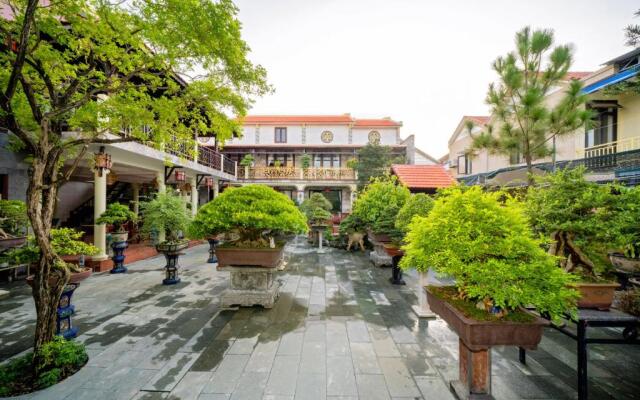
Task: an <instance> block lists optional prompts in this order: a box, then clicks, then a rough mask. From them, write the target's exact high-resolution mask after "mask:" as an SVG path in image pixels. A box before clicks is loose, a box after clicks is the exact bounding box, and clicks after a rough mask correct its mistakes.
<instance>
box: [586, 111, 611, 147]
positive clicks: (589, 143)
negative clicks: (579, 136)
mask: <svg viewBox="0 0 640 400" xmlns="http://www.w3.org/2000/svg"><path fill="white" fill-rule="evenodd" d="M589 107H590V108H591V109H592V110H593V111H594V112H595V116H594V118H593V128H592V129H589V130H588V131H586V132H585V137H584V147H593V146H599V145H603V144H607V143H611V142H615V141H616V140H617V136H618V132H617V122H618V104H617V103H616V102H615V101H614V102H598V103H592V104H590V105H589ZM611 150H612V152H614V153H615V149H613V148H612V149H611Z"/></svg>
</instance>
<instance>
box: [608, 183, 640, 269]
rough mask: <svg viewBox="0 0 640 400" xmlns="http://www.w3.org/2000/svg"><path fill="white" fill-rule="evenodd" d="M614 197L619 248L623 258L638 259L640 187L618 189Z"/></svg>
mask: <svg viewBox="0 0 640 400" xmlns="http://www.w3.org/2000/svg"><path fill="white" fill-rule="evenodd" d="M618 190H619V194H618V195H617V196H614V197H615V200H614V201H613V205H614V207H615V211H614V212H615V213H616V218H615V223H616V224H617V226H618V227H619V228H620V234H621V248H622V251H623V252H624V254H625V256H627V257H629V258H640V222H639V221H640V186H634V187H631V188H627V187H620V188H618Z"/></svg>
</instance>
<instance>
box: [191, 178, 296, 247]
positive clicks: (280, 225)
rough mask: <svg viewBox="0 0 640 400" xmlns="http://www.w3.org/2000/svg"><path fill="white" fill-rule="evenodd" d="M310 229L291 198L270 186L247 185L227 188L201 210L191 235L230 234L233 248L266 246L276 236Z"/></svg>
mask: <svg viewBox="0 0 640 400" xmlns="http://www.w3.org/2000/svg"><path fill="white" fill-rule="evenodd" d="M307 229H308V228H307V219H306V218H305V216H304V214H303V213H302V212H300V210H299V209H298V207H296V205H295V204H294V203H293V201H291V199H290V198H289V197H287V196H285V195H284V194H282V193H279V192H277V191H275V190H274V189H272V188H270V187H268V186H264V185H247V186H242V187H238V188H234V187H231V188H228V189H226V190H225V191H224V192H223V193H222V194H220V195H219V196H218V197H216V198H215V199H214V200H213V201H210V202H208V203H207V204H205V205H204V206H202V207H200V209H199V210H198V213H197V214H196V217H195V219H194V220H193V223H192V224H191V229H190V232H191V233H192V234H193V235H195V236H196V237H207V236H214V235H217V234H220V233H229V235H228V236H227V238H229V240H227V243H230V244H232V245H235V246H240V247H267V246H269V244H270V238H272V237H274V236H275V235H278V234H288V233H304V232H306V231H307ZM236 234H237V237H234V236H235V235H236Z"/></svg>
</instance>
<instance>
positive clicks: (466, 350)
mask: <svg viewBox="0 0 640 400" xmlns="http://www.w3.org/2000/svg"><path fill="white" fill-rule="evenodd" d="M427 298H428V301H429V305H430V306H431V309H432V310H433V311H434V312H435V313H436V314H438V315H439V316H440V317H441V318H442V319H443V320H445V321H446V322H447V323H448V324H449V325H450V326H451V328H452V329H453V330H454V331H455V332H456V333H457V334H458V337H459V339H458V346H459V350H460V356H459V378H458V380H455V381H451V382H450V385H451V390H452V391H453V392H454V393H455V395H456V396H457V397H458V398H459V399H473V400H481V399H482V400H485V399H493V396H491V347H493V346H500V345H505V346H519V347H522V348H527V349H535V348H536V347H537V346H538V343H540V340H541V339H542V332H543V328H544V327H545V326H547V325H549V321H546V320H544V319H542V318H539V317H536V319H535V320H534V321H533V322H531V323H517V322H510V321H478V320H475V319H471V318H467V317H466V316H465V315H464V314H462V312H460V311H459V310H458V309H457V308H455V307H453V306H452V305H451V304H449V303H447V302H446V301H444V300H442V299H441V298H439V297H437V296H435V295H434V294H433V293H432V292H431V291H429V289H427Z"/></svg>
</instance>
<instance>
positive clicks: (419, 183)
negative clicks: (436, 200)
mask: <svg viewBox="0 0 640 400" xmlns="http://www.w3.org/2000/svg"><path fill="white" fill-rule="evenodd" d="M391 173H392V174H393V175H395V176H397V177H398V180H399V181H400V182H402V183H403V184H405V185H406V186H407V187H408V188H409V190H410V191H411V193H429V194H433V193H435V192H436V190H438V189H440V188H445V187H449V186H451V185H453V184H455V182H456V181H455V179H453V177H452V176H451V174H449V171H447V169H446V168H445V167H444V166H442V165H439V164H434V165H398V164H396V165H393V166H391Z"/></svg>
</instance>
